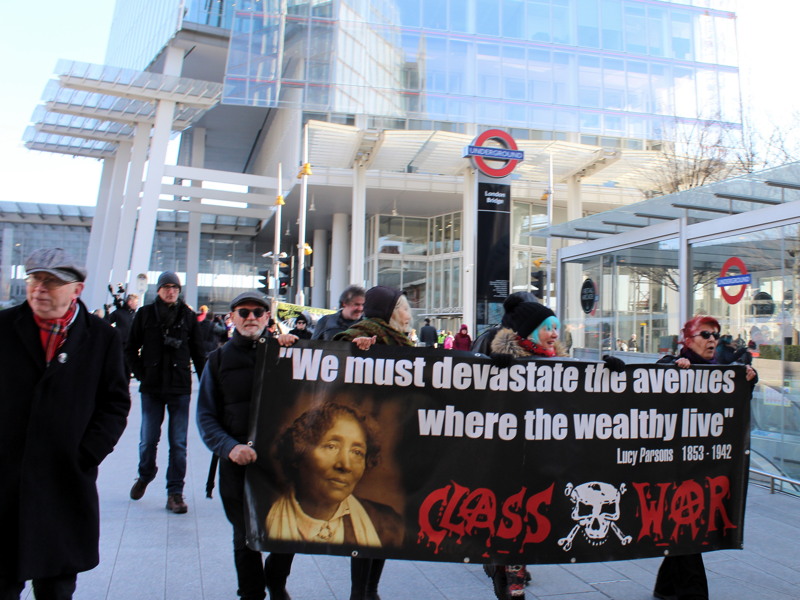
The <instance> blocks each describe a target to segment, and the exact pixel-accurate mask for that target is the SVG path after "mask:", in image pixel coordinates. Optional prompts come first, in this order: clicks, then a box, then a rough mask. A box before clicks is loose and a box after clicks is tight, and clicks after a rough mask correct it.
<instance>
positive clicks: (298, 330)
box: [289, 313, 311, 340]
mask: <svg viewBox="0 0 800 600" xmlns="http://www.w3.org/2000/svg"><path fill="white" fill-rule="evenodd" d="M289 333H290V334H291V335H293V336H295V337H296V338H297V339H299V340H310V339H311V332H310V331H309V330H308V317H306V316H305V315H304V314H303V313H300V314H299V315H298V316H297V318H296V319H295V320H294V329H292V330H291V331H290V332H289Z"/></svg>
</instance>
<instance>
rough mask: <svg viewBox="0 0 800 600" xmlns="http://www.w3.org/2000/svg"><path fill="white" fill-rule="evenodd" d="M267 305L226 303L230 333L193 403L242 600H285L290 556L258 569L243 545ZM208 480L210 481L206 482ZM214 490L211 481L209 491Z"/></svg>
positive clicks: (252, 295)
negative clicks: (213, 467)
mask: <svg viewBox="0 0 800 600" xmlns="http://www.w3.org/2000/svg"><path fill="white" fill-rule="evenodd" d="M269 318H270V307H269V301H268V299H267V297H266V296H264V295H262V294H260V293H258V292H244V293H243V294H240V295H238V296H236V298H234V299H233V301H232V302H231V320H232V321H233V325H234V328H235V329H234V332H233V335H232V336H231V339H230V340H228V341H227V342H226V343H225V345H224V346H222V347H221V348H218V349H217V350H214V351H213V352H211V354H209V355H208V362H207V363H206V369H205V370H204V371H203V376H202V377H201V378H200V392H199V394H198V397H197V427H198V429H199V430H200V437H201V438H203V441H204V442H205V444H206V446H208V448H209V450H211V451H212V452H213V453H214V454H215V455H216V456H218V457H219V492H220V497H221V498H222V506H223V508H224V509H225V515H226V516H227V517H228V520H229V521H230V522H231V525H232V526H233V561H234V564H235V566H236V576H237V580H238V584H239V589H238V594H239V597H240V598H242V599H243V600H263V599H264V598H265V596H266V592H265V588H266V589H267V590H269V597H270V600H288V598H289V596H288V594H287V593H286V579H287V578H288V577H289V571H290V570H291V567H292V559H293V558H294V555H293V554H276V553H272V554H270V555H269V556H268V557H267V559H266V561H264V563H263V564H262V563H261V553H260V552H257V551H255V550H250V549H249V548H248V547H247V545H246V543H245V535H246V530H245V520H246V512H245V504H244V476H245V467H246V466H247V465H249V464H250V463H253V462H255V460H256V458H257V455H256V451H255V450H254V449H253V448H252V447H251V446H248V445H247V434H248V428H249V427H248V426H249V422H248V421H249V416H250V399H251V396H252V391H253V377H254V376H255V365H256V352H257V348H258V343H259V342H258V341H259V339H261V338H262V336H265V335H267V332H266V327H267V323H268V322H269ZM297 339H298V338H297V337H296V336H294V335H291V334H282V335H279V336H278V343H279V344H281V345H282V346H291V345H292V344H294V343H295V342H296V341H297ZM211 477H213V475H212V476H210V478H211ZM211 487H213V480H212V483H211V485H210V486H208V489H209V494H210V489H211Z"/></svg>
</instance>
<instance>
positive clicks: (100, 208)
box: [82, 142, 131, 310]
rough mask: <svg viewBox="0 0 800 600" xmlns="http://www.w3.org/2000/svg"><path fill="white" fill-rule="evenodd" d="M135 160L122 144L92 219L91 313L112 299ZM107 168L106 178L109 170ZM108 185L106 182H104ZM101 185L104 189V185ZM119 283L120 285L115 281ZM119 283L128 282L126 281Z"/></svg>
mask: <svg viewBox="0 0 800 600" xmlns="http://www.w3.org/2000/svg"><path fill="white" fill-rule="evenodd" d="M130 159H131V143H130V142H122V143H120V144H119V146H118V147H117V151H116V153H115V155H114V160H113V164H112V166H111V173H110V177H109V179H108V187H107V188H106V189H105V190H101V192H100V194H98V198H97V209H96V211H95V215H94V219H92V232H91V234H90V235H89V247H88V249H87V251H86V270H87V277H86V287H85V289H84V291H83V294H82V298H83V301H84V303H85V304H86V306H87V307H88V308H89V309H90V310H94V309H95V308H100V307H101V306H103V304H104V303H105V301H106V300H107V298H108V284H109V283H112V282H111V264H112V262H113V253H114V241H115V240H116V237H117V229H118V228H119V215H120V208H121V205H122V198H123V195H124V192H125V180H126V179H127V177H128V165H129V164H130ZM107 166H108V165H107V164H104V165H103V176H102V177H103V178H105V176H106V167H107ZM101 181H102V180H101ZM103 183H105V182H103ZM103 183H101V187H102V186H103ZM113 283H115V284H116V283H117V282H113ZM119 283H123V284H124V283H125V282H124V280H123V281H120V282H119Z"/></svg>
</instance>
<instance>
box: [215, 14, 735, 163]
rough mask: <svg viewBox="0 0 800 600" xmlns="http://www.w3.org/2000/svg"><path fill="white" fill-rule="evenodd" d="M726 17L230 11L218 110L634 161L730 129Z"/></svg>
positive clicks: (731, 57) (731, 22)
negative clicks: (432, 132)
mask: <svg viewBox="0 0 800 600" xmlns="http://www.w3.org/2000/svg"><path fill="white" fill-rule="evenodd" d="M725 4H727V3H720V2H654V1H650V0H428V1H425V0H377V1H376V0H372V1H370V0H329V1H304V2H298V1H295V0H249V1H244V2H241V1H240V2H237V3H236V7H235V12H234V14H233V31H232V33H231V45H230V52H229V55H228V66H227V71H226V76H225V91H224V102H225V103H229V104H242V105H250V106H263V107H272V108H302V109H303V110H305V111H315V112H320V113H338V114H350V115H353V114H366V115H370V116H372V117H379V118H382V119H381V120H379V121H376V123H378V124H379V125H382V126H384V127H387V128H391V127H396V128H411V129H429V128H431V124H432V123H435V122H440V123H444V122H448V123H453V124H456V126H455V129H456V130H458V125H457V124H468V123H476V124H479V125H487V126H489V125H490V126H500V127H503V128H507V129H510V130H535V131H540V132H543V133H542V134H541V135H545V136H546V135H547V134H548V133H547V132H549V133H550V134H551V135H554V136H559V135H561V136H563V135H564V134H576V135H579V136H585V137H584V139H587V140H588V143H598V141H599V139H601V138H604V137H605V138H616V139H623V140H629V141H626V142H622V144H623V147H625V146H628V147H634V148H635V147H642V146H641V145H640V143H644V142H646V141H660V140H662V139H670V138H671V137H672V135H673V134H672V129H673V128H674V126H675V125H676V124H678V123H684V124H685V123H693V122H697V121H701V122H711V123H714V124H720V123H721V124H723V125H724V126H731V125H733V126H736V125H738V124H739V123H740V121H741V115H740V99H739V81H738V68H737V54H736V36H735V17H734V13H732V12H729V11H726V10H722V9H720V8H717V7H721V6H724V5H725ZM518 134H519V132H518ZM523 135H524V134H523ZM526 137H527V136H526ZM579 140H580V138H578V140H576V141H579ZM606 145H609V142H607V144H606ZM612 145H613V144H612Z"/></svg>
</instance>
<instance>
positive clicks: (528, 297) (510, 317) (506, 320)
mask: <svg viewBox="0 0 800 600" xmlns="http://www.w3.org/2000/svg"><path fill="white" fill-rule="evenodd" d="M536 301H537V300H536V296H534V295H533V294H532V293H531V292H514V293H513V294H511V295H510V296H509V297H508V298H506V299H505V300H504V301H503V310H504V311H505V312H504V313H503V318H502V320H501V321H500V322H501V324H502V325H503V327H508V328H509V329H513V330H514V331H516V330H517V326H516V322H515V321H514V311H515V310H516V308H517V307H518V306H519V305H520V304H522V303H523V302H536Z"/></svg>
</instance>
